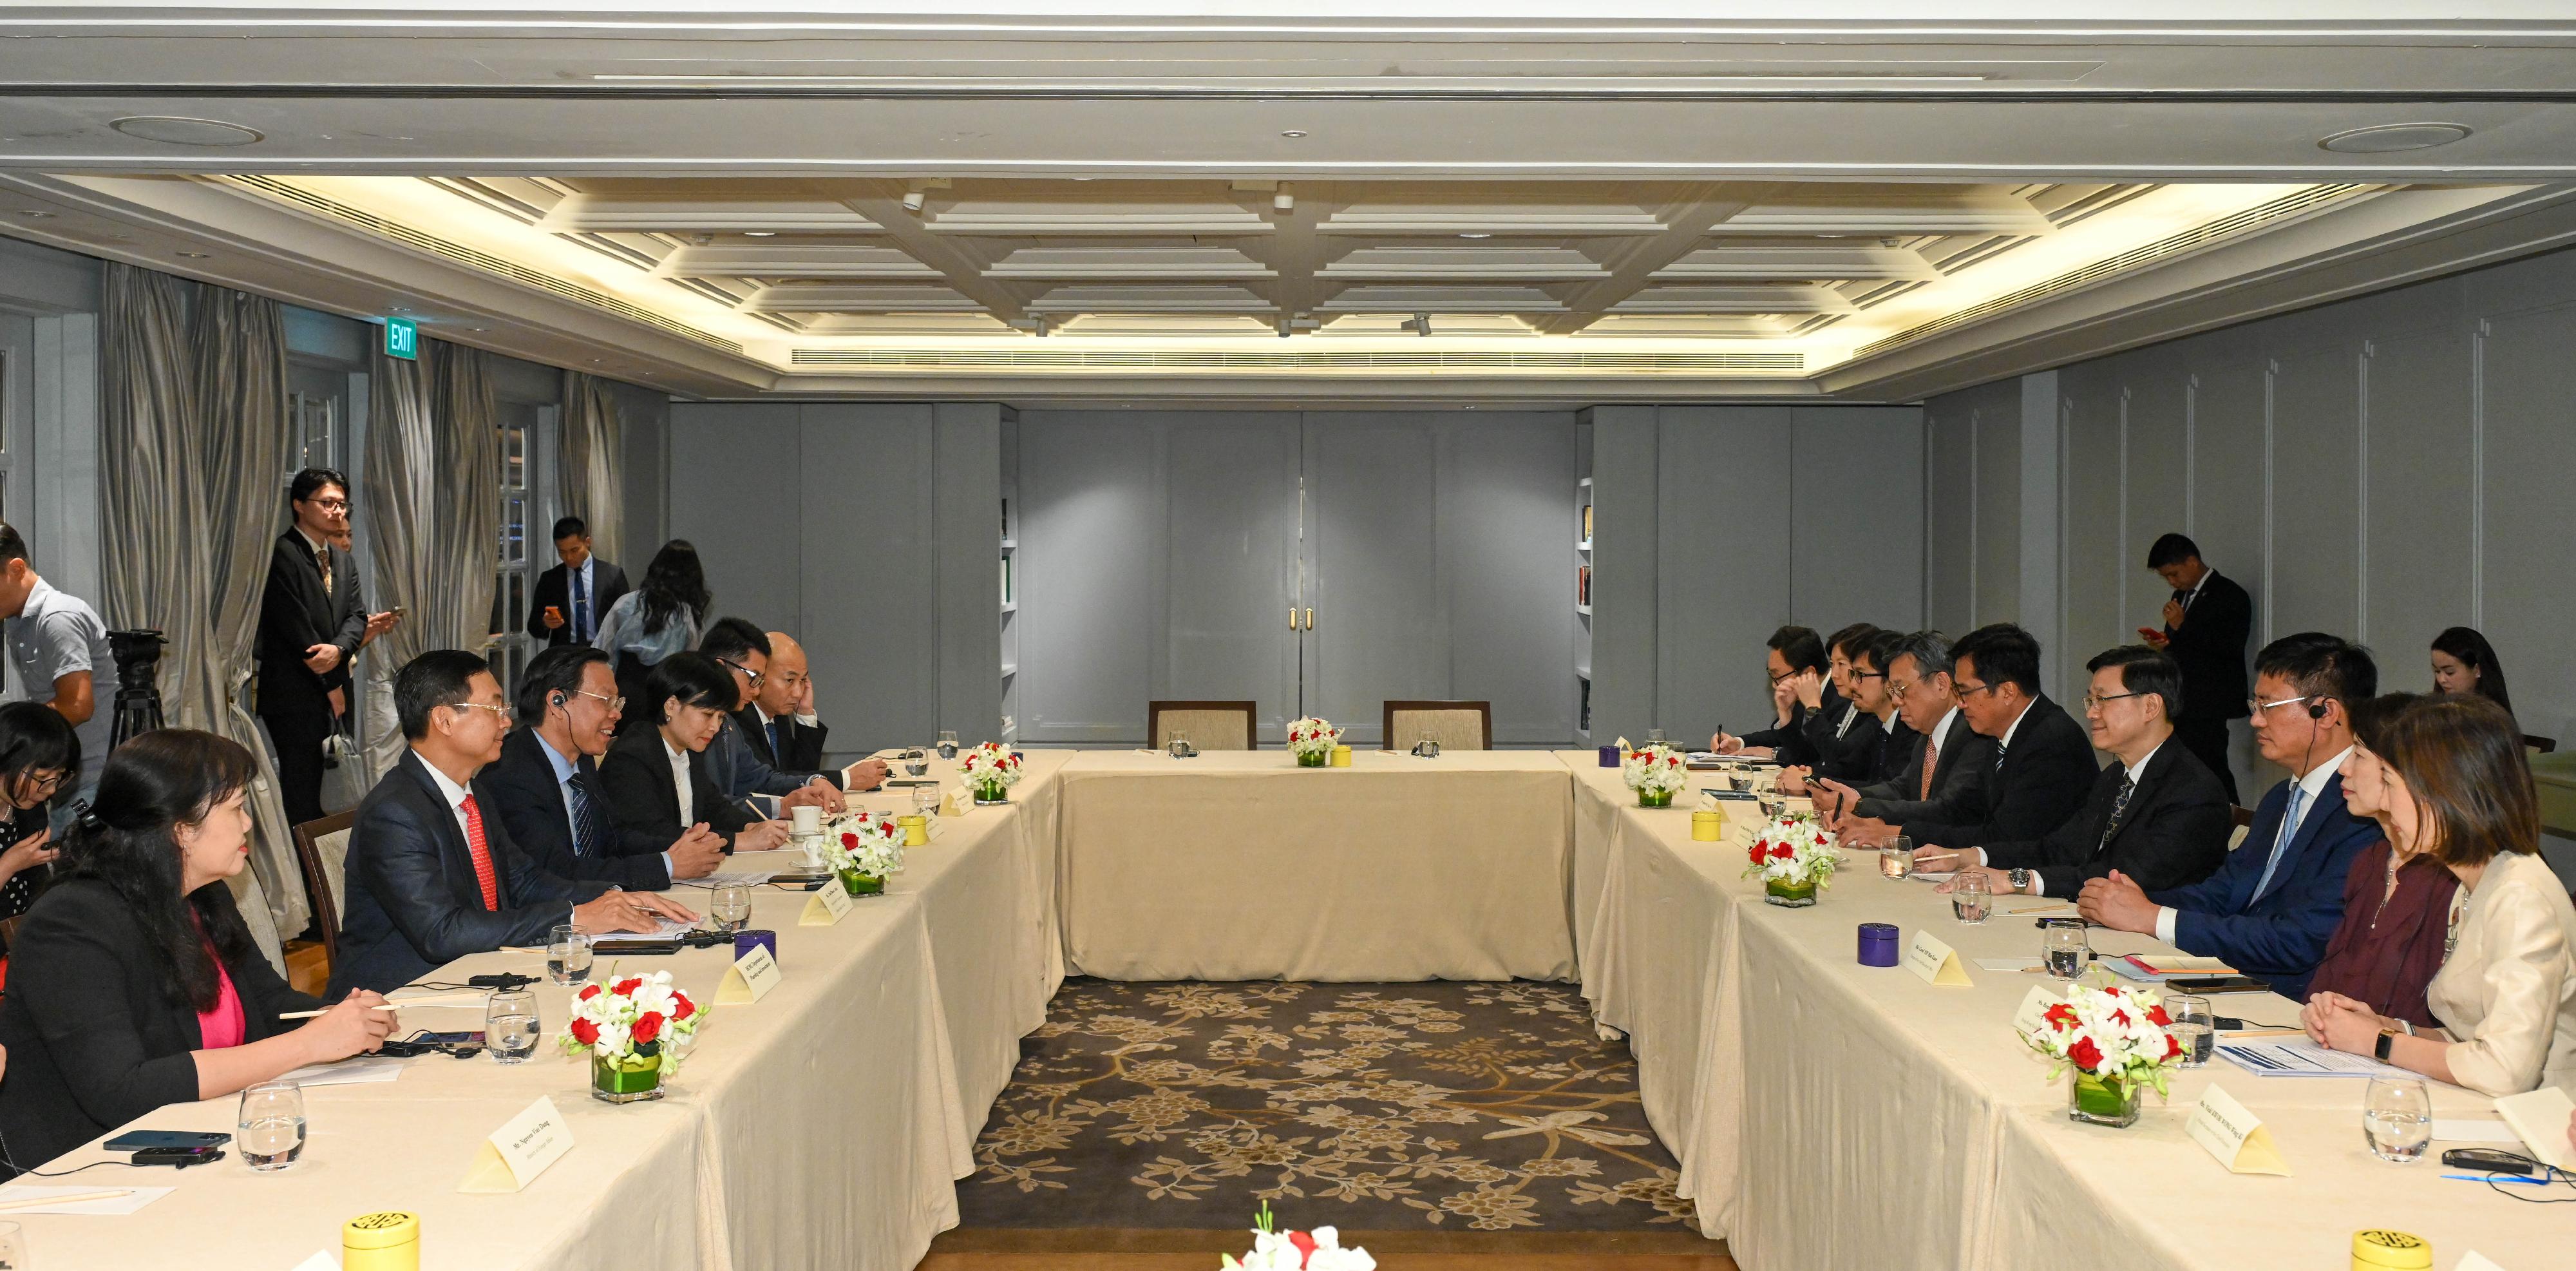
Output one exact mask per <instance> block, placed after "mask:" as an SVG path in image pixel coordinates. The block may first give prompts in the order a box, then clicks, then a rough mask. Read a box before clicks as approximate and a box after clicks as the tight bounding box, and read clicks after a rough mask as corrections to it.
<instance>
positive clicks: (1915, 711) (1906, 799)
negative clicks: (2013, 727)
mask: <svg viewBox="0 0 2576 1271" xmlns="http://www.w3.org/2000/svg"><path fill="white" fill-rule="evenodd" d="M1886 657H1887V692H1888V696H1889V697H1890V698H1892V699H1894V700H1895V702H1896V709H1897V713H1898V715H1899V716H1900V717H1901V718H1902V719H1903V720H1904V721H1905V727H1906V730H1907V731H1908V732H1909V733H1910V734H1912V735H1913V740H1912V741H1911V742H1910V743H1909V748H1910V749H1909V753H1908V754H1907V756H1906V764H1905V768H1904V769H1903V770H1902V771H1900V772H1899V773H1897V775H1896V777H1895V778H1894V779H1893V780H1890V781H1884V782H1880V783H1878V784H1875V785H1864V786H1850V785H1846V784H1844V783H1842V782H1839V781H1824V780H1819V781H1818V782H1816V783H1815V784H1816V785H1817V786H1818V787H1820V788H1821V789H1822V790H1823V791H1824V792H1825V797H1826V799H1827V800H1828V801H1829V802H1830V801H1831V800H1832V799H1833V796H1835V795H1837V794H1839V795H1840V796H1842V798H1841V806H1842V808H1843V813H1842V816H1841V817H1840V818H1839V819H1838V820H1836V821H1835V822H1834V830H1835V832H1836V833H1837V834H1839V835H1841V836H1843V838H1844V840H1845V841H1846V842H1849V843H1851V844H1853V845H1854V846H1860V847H1876V846H1881V845H1884V844H1886V843H1888V842H1890V841H1892V840H1894V839H1895V838H1896V836H1897V835H1899V834H1904V835H1909V836H1914V835H1919V834H1920V833H1921V830H1920V829H1918V828H1916V823H1918V822H1923V823H1929V821H1930V818H1932V817H1933V816H1935V815H1937V814H1938V813H1940V811H1941V809H1942V807H1943V806H1944V805H1945V803H1957V802H1961V801H1964V800H1966V799H1969V798H1971V797H1975V794H1976V791H1977V790H1978V789H1979V788H1980V787H1981V786H1982V785H1983V784H1984V782H1985V778H1986V776H1987V775H1988V774H1989V773H1991V772H1992V771H1993V770H1994V756H1995V742H1994V739H1993V738H1991V737H1983V736H1979V735H1978V733H1977V730H1976V729H1974V728H1971V727H1969V726H1968V717H1967V715H1966V714H1965V713H1964V712H1962V711H1961V710H1960V709H1959V695H1958V694H1957V693H1956V692H1955V691H1953V690H1952V688H1951V683H1950V665H1951V664H1950V642H1949V641H1948V640H1946V639H1944V638H1942V635H1941V633H1940V632H1938V631H1917V632H1915V633H1913V634H1912V635H1907V636H1901V637H1898V639H1897V640H1896V641H1895V643H1894V644H1893V645H1892V646H1891V647H1890V650H1889V651H1888V653H1887V654H1886ZM1917 841H1923V840H1920V839H1918V840H1917Z"/></svg>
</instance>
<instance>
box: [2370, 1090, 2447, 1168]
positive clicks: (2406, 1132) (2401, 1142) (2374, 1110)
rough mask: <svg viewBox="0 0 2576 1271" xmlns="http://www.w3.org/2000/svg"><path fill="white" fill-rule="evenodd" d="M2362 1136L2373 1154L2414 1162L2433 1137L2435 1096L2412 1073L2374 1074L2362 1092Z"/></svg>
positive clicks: (2387, 1158) (2399, 1161) (2407, 1163)
mask: <svg viewBox="0 0 2576 1271" xmlns="http://www.w3.org/2000/svg"><path fill="white" fill-rule="evenodd" d="M2361 1136H2362V1138H2363V1139H2365V1140H2367V1141H2368V1142H2369V1144H2370V1154H2371V1155H2373V1156H2376V1157H2378V1158H2379V1159H2381V1160H2383V1161H2395V1162H2397V1163H2398V1164H2400V1165H2412V1164H2414V1163H2415V1162H2417V1161H2420V1160H2422V1159H2424V1149H2425V1147H2426V1146H2428V1145H2429V1144H2431V1143H2432V1141H2433V1096H2432V1094H2431V1093H2430V1092H2429V1091H2427V1090H2426V1089H2425V1088H2424V1083H2423V1082H2421V1081H2418V1080H2415V1079H2414V1078H2412V1077H2373V1078H2371V1079H2370V1089H2369V1090H2368V1091H2367V1092H2365V1093H2364V1094H2363V1095H2362V1103H2361Z"/></svg>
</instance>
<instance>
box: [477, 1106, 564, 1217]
mask: <svg viewBox="0 0 2576 1271" xmlns="http://www.w3.org/2000/svg"><path fill="white" fill-rule="evenodd" d="M571 1150H572V1127H570V1126H568V1125H566V1124H564V1119H563V1114H562V1113H560V1112H557V1111H555V1101H554V1100H552V1099H546V1098H540V1099H538V1100H537V1101H536V1102H535V1103H531V1104H529V1105H528V1107H527V1110H526V1111H524V1112H521V1113H520V1114H519V1115H517V1116H514V1117H512V1118H510V1119H509V1120H507V1121H505V1122H502V1123H501V1128H500V1129H497V1130H494V1131H493V1132H492V1134H491V1137H489V1138H486V1139H484V1140H483V1145H482V1146H481V1147H478V1148H476V1149H475V1150H474V1164H472V1165H471V1166H468V1167H467V1168H466V1171H465V1181H464V1182H461V1183H458V1184H457V1185H456V1190H458V1191H460V1192H465V1193H467V1194H469V1195H477V1196H496V1195H506V1194H508V1193H510V1192H515V1191H518V1190H520V1189H522V1188H524V1187H526V1186H527V1185H528V1184H529V1183H531V1182H534V1181H536V1177H537V1175H539V1174H542V1173H545V1172H546V1167H547V1166H549V1165H552V1164H554V1163H555V1162H556V1161H559V1160H561V1159H563V1154H564V1153H566V1152H569V1151H571Z"/></svg>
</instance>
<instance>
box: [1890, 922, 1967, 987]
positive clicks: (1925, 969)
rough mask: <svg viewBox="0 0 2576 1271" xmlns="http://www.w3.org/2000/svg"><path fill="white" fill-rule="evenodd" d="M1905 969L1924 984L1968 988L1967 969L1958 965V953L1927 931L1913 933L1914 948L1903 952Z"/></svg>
mask: <svg viewBox="0 0 2576 1271" xmlns="http://www.w3.org/2000/svg"><path fill="white" fill-rule="evenodd" d="M1905 969H1906V970H1909V971H1912V972H1913V973H1915V974H1916V975H1919V976H1921V977H1923V982H1924V983H1926V984H1948V985H1953V986H1956V987H1958V988H1963V989H1964V988H1968V987H1970V983H1969V980H1968V968H1966V967H1963V966H1961V965H1959V951H1958V950H1956V949H1953V948H1951V947H1950V946H1949V944H1948V943H1947V942H1946V941H1944V940H1942V939H1941V937H1939V936H1936V935H1933V934H1932V933H1931V932H1929V931H1917V932H1915V933H1914V947H1913V948H1910V949H1908V950H1906V951H1905Z"/></svg>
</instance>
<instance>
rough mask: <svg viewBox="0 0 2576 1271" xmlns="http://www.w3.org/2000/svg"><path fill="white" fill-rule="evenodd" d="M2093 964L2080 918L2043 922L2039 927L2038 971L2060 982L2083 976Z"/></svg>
mask: <svg viewBox="0 0 2576 1271" xmlns="http://www.w3.org/2000/svg"><path fill="white" fill-rule="evenodd" d="M2092 961H2093V942H2092V939H2091V937H2090V935H2089V934H2088V933H2087V932H2086V931H2085V929H2084V920H2083V919H2081V918H2043V919H2041V920H2040V923H2039V963H2040V968H2041V969H2042V970H2045V971H2047V972H2048V973H2049V975H2051V976H2053V977H2055V978H2057V979H2060V980H2071V979H2074V978H2075V977H2076V976H2079V975H2082V974H2084V968H2085V966H2086V965H2087V964H2088V963H2090V962H2092Z"/></svg>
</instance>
